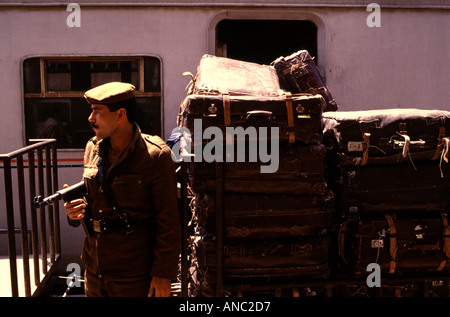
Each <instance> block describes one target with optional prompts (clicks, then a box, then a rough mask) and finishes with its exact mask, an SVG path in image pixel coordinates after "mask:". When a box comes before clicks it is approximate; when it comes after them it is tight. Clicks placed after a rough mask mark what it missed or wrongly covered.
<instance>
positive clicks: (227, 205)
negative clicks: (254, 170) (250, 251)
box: [193, 193, 333, 240]
mask: <svg viewBox="0 0 450 317" xmlns="http://www.w3.org/2000/svg"><path fill="white" fill-rule="evenodd" d="M332 200H333V198H332V194H331V193H329V194H328V195H323V196H305V195H285V194H282V195H273V194H272V195H270V194H254V195H249V194H228V193H226V194H225V196H224V206H223V209H224V210H223V220H222V221H221V223H222V226H223V232H224V238H225V239H232V240H247V239H259V240H265V239H287V238H296V237H307V236H318V235H320V234H321V233H322V231H327V230H329V229H330V227H331V221H332V219H331V217H332V211H333V209H332V205H333V202H332ZM193 205H194V206H195V208H194V210H195V217H196V218H197V222H198V227H197V230H198V231H199V232H201V234H211V235H215V233H216V212H215V197H214V196H212V195H196V196H195V199H194V202H193Z"/></svg>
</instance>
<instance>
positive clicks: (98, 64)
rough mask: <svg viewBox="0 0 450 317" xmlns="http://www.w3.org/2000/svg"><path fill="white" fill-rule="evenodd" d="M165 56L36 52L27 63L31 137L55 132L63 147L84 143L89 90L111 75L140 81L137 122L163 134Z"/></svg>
mask: <svg viewBox="0 0 450 317" xmlns="http://www.w3.org/2000/svg"><path fill="white" fill-rule="evenodd" d="M160 67H161V66H160V61H159V59H158V58H155V57H89V58H88V57H70V58H63V57H57V58H51V57H48V58H46V57H33V58H28V59H26V60H25V61H24V63H23V80H24V85H23V87H24V100H25V135H26V139H27V140H29V139H35V138H55V139H57V140H58V142H57V144H58V148H62V149H79V148H84V146H85V145H86V142H87V141H88V140H89V138H91V137H92V136H93V135H94V134H93V132H92V130H91V128H90V126H89V122H88V120H87V119H88V116H89V114H90V107H89V105H88V104H87V102H86V100H85V99H84V97H83V94H84V92H85V91H86V90H89V89H90V88H93V87H96V86H98V85H101V84H103V83H107V82H111V81H121V82H128V83H131V84H133V85H134V86H135V87H136V101H137V114H136V122H137V124H138V125H139V127H140V128H141V131H142V132H143V133H148V134H156V135H161V80H160V69H161V68H160Z"/></svg>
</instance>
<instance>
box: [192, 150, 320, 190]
mask: <svg viewBox="0 0 450 317" xmlns="http://www.w3.org/2000/svg"><path fill="white" fill-rule="evenodd" d="M325 155H326V148H325V146H324V145H323V144H319V145H304V146H301V145H298V144H280V146H279V155H277V157H276V159H277V160H278V163H279V164H278V169H277V170H276V172H274V173H262V172H261V166H263V165H265V166H266V165H268V164H269V163H262V162H261V161H260V160H258V161H257V162H236V160H234V162H224V163H221V164H223V187H224V190H225V191H229V192H247V193H266V194H283V193H286V194H299V195H323V194H325V192H326V189H327V184H326V180H325V176H324V159H325ZM216 168H217V165H216V163H207V162H199V163H196V162H194V163H190V164H189V171H188V173H189V178H190V179H189V181H190V184H191V187H192V189H193V190H194V192H200V193H205V192H214V191H216Z"/></svg>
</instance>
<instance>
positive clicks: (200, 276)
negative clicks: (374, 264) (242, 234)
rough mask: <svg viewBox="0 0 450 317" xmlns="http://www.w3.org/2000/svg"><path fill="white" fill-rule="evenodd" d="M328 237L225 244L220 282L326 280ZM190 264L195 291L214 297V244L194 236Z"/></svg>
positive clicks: (215, 260)
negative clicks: (221, 280) (294, 279)
mask: <svg viewBox="0 0 450 317" xmlns="http://www.w3.org/2000/svg"><path fill="white" fill-rule="evenodd" d="M329 243H330V241H329V238H328V236H322V237H315V238H304V239H302V238H296V239H294V238H293V239H266V240H255V239H252V240H245V242H243V241H233V242H229V241H227V242H226V243H225V245H224V246H223V252H224V253H223V280H224V281H227V283H242V282H243V281H245V283H250V284H256V283H268V282H277V281H278V282H281V281H285V282H286V281H289V280H290V279H292V278H296V279H297V280H312V279H314V280H316V279H325V278H327V277H328V276H329V274H330V268H329V264H328V248H329ZM193 245H194V250H195V251H194V252H193V254H194V256H193V257H192V263H191V269H190V270H191V276H192V278H193V281H192V283H193V284H195V285H194V288H195V292H197V293H200V294H202V295H204V296H214V295H215V284H216V273H217V265H216V263H217V257H216V254H217V253H216V243H215V241H214V240H212V238H211V237H209V236H202V237H200V236H197V238H196V239H195V241H194V242H193Z"/></svg>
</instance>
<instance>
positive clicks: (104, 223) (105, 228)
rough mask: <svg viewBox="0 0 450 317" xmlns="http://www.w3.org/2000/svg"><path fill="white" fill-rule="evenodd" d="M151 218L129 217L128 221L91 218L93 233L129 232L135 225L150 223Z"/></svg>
mask: <svg viewBox="0 0 450 317" xmlns="http://www.w3.org/2000/svg"><path fill="white" fill-rule="evenodd" d="M150 219H151V218H146V219H142V218H141V219H133V218H127V220H126V221H124V220H123V219H89V223H90V224H91V228H92V231H93V233H97V234H99V233H111V232H118V231H122V230H123V231H124V232H126V233H127V234H130V233H132V232H133V229H132V228H133V227H135V226H138V225H142V224H145V223H149V222H150Z"/></svg>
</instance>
